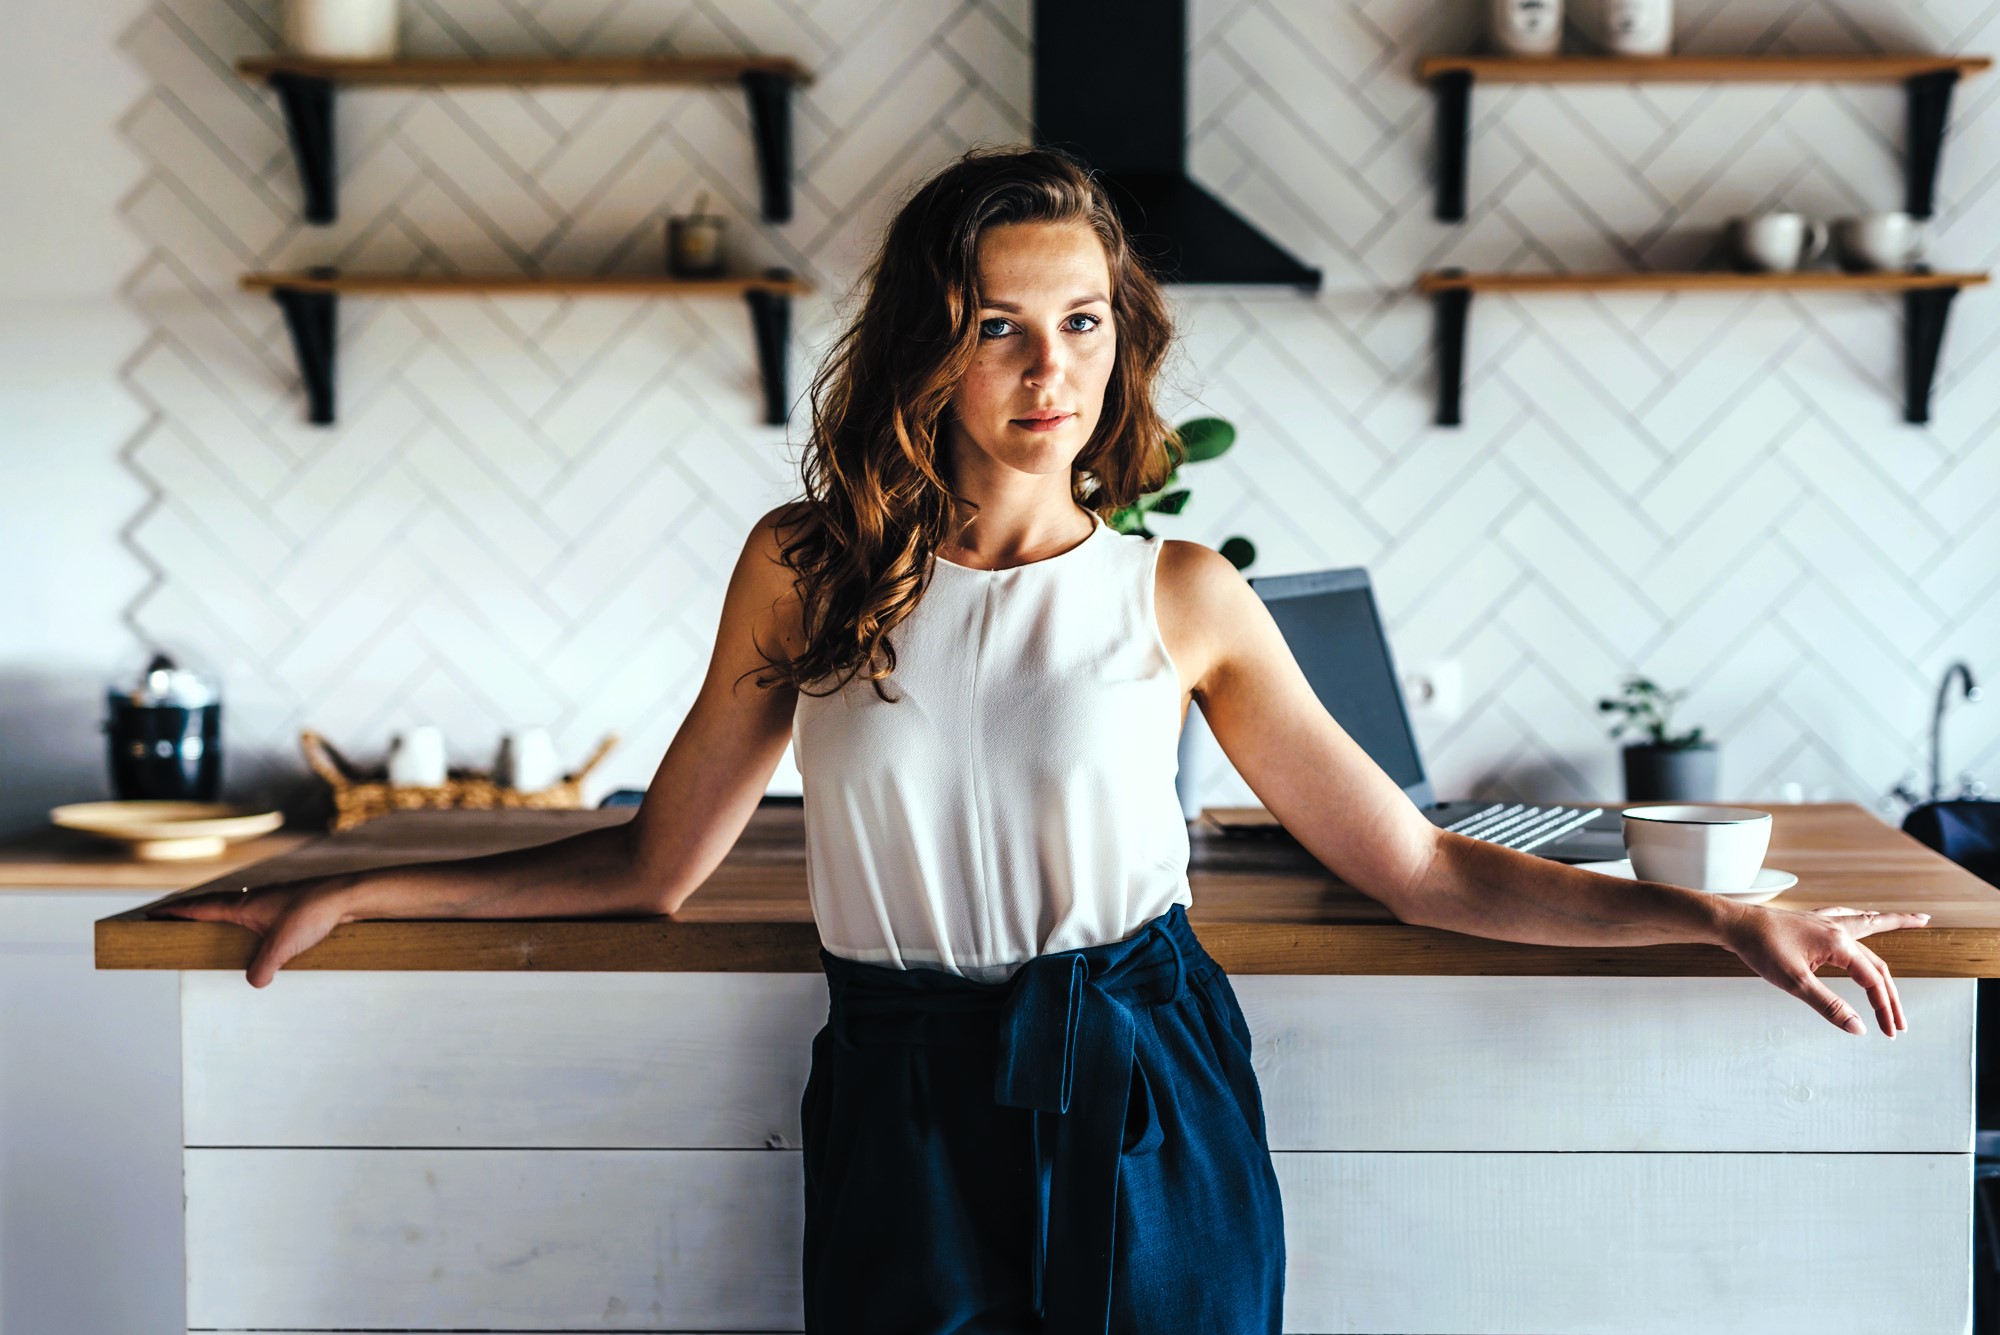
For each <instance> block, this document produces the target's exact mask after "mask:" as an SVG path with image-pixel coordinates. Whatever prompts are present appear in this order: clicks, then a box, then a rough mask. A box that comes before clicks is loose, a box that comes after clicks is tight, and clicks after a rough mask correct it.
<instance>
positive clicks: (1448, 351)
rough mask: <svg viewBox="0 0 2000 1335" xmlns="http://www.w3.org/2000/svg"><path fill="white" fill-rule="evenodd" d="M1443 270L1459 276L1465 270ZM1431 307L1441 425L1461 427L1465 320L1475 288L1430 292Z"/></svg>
mask: <svg viewBox="0 0 2000 1335" xmlns="http://www.w3.org/2000/svg"><path fill="white" fill-rule="evenodd" d="M1440 272H1442V273H1445V274H1450V275H1453V276H1456V275H1458V274H1461V273H1463V272H1464V270H1462V269H1444V270H1441V271H1440ZM1431 308H1432V309H1433V310H1434V311H1435V312H1436V313H1437V373H1438V408H1437V424H1438V425H1439V426H1458V425H1460V424H1461V423H1462V422H1463V420H1464V419H1463V418H1462V417H1461V416H1460V414H1459V396H1460V394H1461V392H1462V391H1463V389H1464V385H1465V319H1466V316H1467V315H1468V314H1470V312H1471V310H1472V289H1471V288H1469V287H1447V288H1442V289H1440V290H1438V291H1436V292H1433V293H1432V294H1431Z"/></svg>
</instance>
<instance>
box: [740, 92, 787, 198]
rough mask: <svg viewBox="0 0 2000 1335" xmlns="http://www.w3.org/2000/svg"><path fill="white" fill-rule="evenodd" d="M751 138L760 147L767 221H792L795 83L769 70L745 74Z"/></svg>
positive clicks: (759, 169) (760, 181) (759, 166)
mask: <svg viewBox="0 0 2000 1335" xmlns="http://www.w3.org/2000/svg"><path fill="white" fill-rule="evenodd" d="M743 92H744V94H745V96H747V97H748V98H749V102H750V136H751V139H752V140H753V141H754V142H755V144H756V145H757V180H758V184H759V185H760V186H761V187H762V190H763V197H764V199H763V204H764V221H765V222H774V223H781V222H790V221H791V220H792V81H791V80H790V79H787V78H786V77H785V76H784V75H782V74H773V73H771V72H770V71H768V70H745V71H744V72H743Z"/></svg>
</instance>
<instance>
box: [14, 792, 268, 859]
mask: <svg viewBox="0 0 2000 1335" xmlns="http://www.w3.org/2000/svg"><path fill="white" fill-rule="evenodd" d="M49 820H50V821H52V822H54V823H55V824H57V825H60V826H62V827H63V828H64V829H66V830H81V831H83V832H84V833H85V834H93V835H96V836H97V837H99V838H100V839H110V840H115V841H116V842H119V843H123V844H127V845H130V847H131V850H132V856H133V857H136V858H140V859H143V860H144V861H147V862H160V861H167V860H172V859H178V858H217V857H221V856H222V854H223V852H224V850H225V849H226V848H227V847H228V845H229V843H230V841H231V840H236V839H254V838H256V837H257V836H258V835H260V834H269V833H270V832H271V831H273V830H275V829H277V828H278V827H279V826H280V825H283V824H284V823H285V814H284V813H283V812H282V811H252V810H250V809H249V808H248V807H239V806H231V805H230V804H228V803H226V802H165V801H150V800H144V799H133V800H130V801H124V802H71V803H69V804H68V805H66V806H60V807H56V808H54V809H53V810H51V811H50V812H49Z"/></svg>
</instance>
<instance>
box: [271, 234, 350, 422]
mask: <svg viewBox="0 0 2000 1335" xmlns="http://www.w3.org/2000/svg"><path fill="white" fill-rule="evenodd" d="M308 272H310V273H311V274H312V276H313V277H314V278H331V277H333V275H334V270H332V269H329V268H324V267H321V268H316V269H311V270H309V271H308ZM271 299H272V300H274V301H276V302H277V303H278V306H279V308H280V309H281V310H283V311H284V313H285V324H286V326H287V327H288V328H289V329H290V330H291V331H292V350H293V351H294V352H296V353H297V354H298V358H299V379H301V380H302V381H304V382H305V387H306V404H307V413H306V420H307V421H309V422H311V423H313V424H314V425H315V426H328V425H330V424H331V423H332V422H333V347H334V333H335V328H336V320H337V318H338V316H339V306H338V301H339V298H338V295H337V294H336V293H333V292H327V291H322V290H320V289H317V288H303V287H274V288H272V289H271Z"/></svg>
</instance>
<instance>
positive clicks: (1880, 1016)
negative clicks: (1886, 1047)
mask: <svg viewBox="0 0 2000 1335" xmlns="http://www.w3.org/2000/svg"><path fill="white" fill-rule="evenodd" d="M1834 963H1836V964H1838V965H1839V966H1840V967H1841V968H1843V969H1845V970H1847V976H1848V977H1850V978H1852V979H1853V980H1854V981H1855V982H1857V983H1859V984H1861V986H1862V988H1863V989H1864V990H1865V991H1866V992H1867V993H1868V1001H1869V1003H1870V1004H1871V1005H1873V1006H1874V1007H1875V1023H1876V1024H1878V1025H1880V1026H1881V1027H1882V1032H1883V1034H1884V1035H1886V1036H1887V1037H1889V1038H1894V1037H1895V1036H1896V999H1895V988H1894V986H1893V985H1892V984H1891V983H1890V982H1889V974H1888V968H1887V966H1886V965H1884V964H1883V963H1882V960H1881V957H1880V956H1878V955H1876V954H1875V952H1873V951H1872V950H1870V949H1868V947H1866V946H1864V945H1861V944H1859V943H1858V942H1851V941H1850V942H1849V943H1848V948H1847V958H1846V959H1844V960H1842V959H1839V958H1836V959H1835V960H1834Z"/></svg>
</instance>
